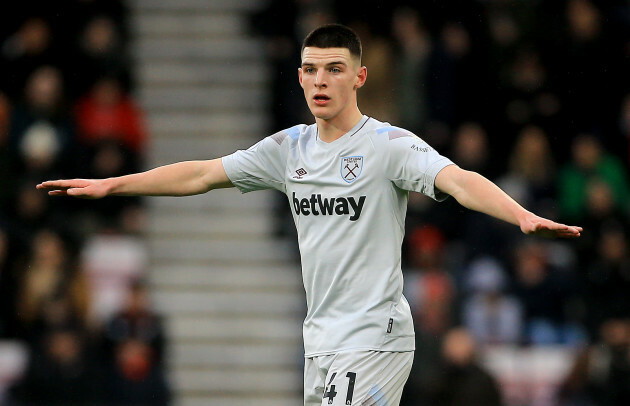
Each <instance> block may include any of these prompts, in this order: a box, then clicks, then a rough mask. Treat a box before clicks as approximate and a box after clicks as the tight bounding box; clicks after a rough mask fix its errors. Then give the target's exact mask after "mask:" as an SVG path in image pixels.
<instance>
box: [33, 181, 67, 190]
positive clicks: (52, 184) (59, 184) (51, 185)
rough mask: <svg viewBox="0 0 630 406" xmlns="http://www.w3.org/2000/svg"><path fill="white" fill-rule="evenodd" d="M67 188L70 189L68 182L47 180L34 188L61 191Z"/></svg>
mask: <svg viewBox="0 0 630 406" xmlns="http://www.w3.org/2000/svg"><path fill="white" fill-rule="evenodd" d="M67 187H70V182H69V181H63V180H47V181H45V182H42V183H40V184H38V185H37V186H36V188H37V189H59V188H62V189H63V188H67Z"/></svg>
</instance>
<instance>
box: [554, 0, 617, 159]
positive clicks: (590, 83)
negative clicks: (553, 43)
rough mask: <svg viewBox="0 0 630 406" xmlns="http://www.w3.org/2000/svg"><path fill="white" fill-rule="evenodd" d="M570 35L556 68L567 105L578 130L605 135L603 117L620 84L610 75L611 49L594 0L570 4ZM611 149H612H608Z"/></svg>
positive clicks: (575, 0) (567, 33) (567, 15)
mask: <svg viewBox="0 0 630 406" xmlns="http://www.w3.org/2000/svg"><path fill="white" fill-rule="evenodd" d="M565 21H566V23H565V24H566V25H565V27H566V31H565V33H564V36H563V37H564V43H563V44H562V46H561V47H560V48H559V53H558V54H557V59H556V60H555V61H554V64H553V66H555V67H556V68H557V69H559V70H560V72H562V73H561V74H559V75H558V79H559V82H560V83H561V86H562V94H563V105H564V106H565V107H566V109H567V111H566V113H567V117H570V120H571V122H572V124H573V125H575V127H574V128H573V130H578V129H583V128H588V129H595V130H596V131H601V130H602V129H603V128H602V124H603V123H602V122H601V118H602V117H609V116H608V115H607V112H606V110H607V109H609V108H610V104H609V102H608V100H609V99H610V96H611V95H612V94H611V93H613V88H614V87H615V86H616V84H615V83H614V82H612V81H610V79H612V78H611V76H610V75H608V74H607V72H608V71H609V70H610V69H611V66H610V57H609V54H608V53H609V49H610V47H609V46H608V44H607V42H608V41H606V40H605V39H604V32H603V28H604V24H603V21H602V12H601V10H600V8H599V7H598V6H597V5H596V4H595V2H593V1H590V0H569V1H567V2H566V9H565ZM607 147H608V146H607Z"/></svg>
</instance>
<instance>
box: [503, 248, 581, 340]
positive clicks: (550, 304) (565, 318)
mask: <svg viewBox="0 0 630 406" xmlns="http://www.w3.org/2000/svg"><path fill="white" fill-rule="evenodd" d="M513 267H514V278H515V282H514V294H515V295H516V297H518V299H519V300H520V301H521V303H522V304H523V310H524V332H523V338H524V341H525V343H527V344H533V345H549V344H566V345H576V344H580V343H581V342H582V341H583V340H584V332H583V331H582V330H581V329H580V328H579V327H578V326H576V325H574V324H572V323H571V322H572V321H573V320H572V319H571V318H570V317H569V315H567V314H566V308H567V304H568V303H570V300H571V299H572V297H573V294H574V292H573V291H572V289H573V288H574V286H573V284H572V282H573V281H572V278H573V275H572V274H571V273H570V272H569V271H560V270H558V269H556V268H554V267H553V266H552V265H551V263H550V260H549V253H548V247H547V246H546V245H545V244H543V243H542V242H540V241H524V242H522V243H521V244H520V245H519V246H518V247H517V248H516V249H515V252H514V262H513Z"/></svg>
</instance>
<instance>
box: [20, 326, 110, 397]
mask: <svg viewBox="0 0 630 406" xmlns="http://www.w3.org/2000/svg"><path fill="white" fill-rule="evenodd" d="M101 388H102V378H101V374H100V372H99V369H98V368H97V365H96V364H95V363H94V358H93V353H92V352H91V351H90V350H89V348H88V346H87V344H86V339H85V336H84V335H83V332H82V331H80V330H75V329H71V328H58V329H52V330H49V331H46V332H44V333H43V334H42V336H41V344H40V345H39V346H38V347H36V348H34V349H33V350H32V351H31V353H30V359H29V363H28V367H27V371H26V374H25V376H24V377H23V379H22V380H21V381H20V382H18V383H17V384H16V385H15V386H14V387H13V388H12V390H11V396H10V398H12V399H13V400H14V401H16V404H17V405H25V406H26V405H28V406H40V405H41V406H69V405H72V406H94V405H99V404H102V403H101V397H102V395H103V392H102V389H101Z"/></svg>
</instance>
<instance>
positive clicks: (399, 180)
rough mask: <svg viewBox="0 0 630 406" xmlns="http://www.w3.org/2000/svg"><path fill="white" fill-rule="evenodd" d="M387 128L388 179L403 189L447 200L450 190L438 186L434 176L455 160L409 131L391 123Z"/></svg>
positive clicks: (439, 199)
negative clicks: (444, 190)
mask: <svg viewBox="0 0 630 406" xmlns="http://www.w3.org/2000/svg"><path fill="white" fill-rule="evenodd" d="M387 132H388V134H387V138H388V140H387V141H385V142H387V145H388V148H387V149H388V153H389V155H388V159H387V169H386V171H387V175H388V176H389V179H390V180H391V181H392V182H393V183H394V184H395V185H396V186H398V187H399V188H401V189H404V190H410V191H414V192H419V193H422V194H424V195H426V196H429V197H430V198H432V199H434V200H437V201H442V200H445V199H446V198H447V197H448V194H446V193H443V192H442V191H440V190H439V189H436V188H435V177H436V176H437V174H438V173H439V172H440V171H441V170H442V169H444V168H445V167H446V166H448V165H453V162H452V161H451V160H450V159H448V158H446V157H444V156H442V155H440V154H439V153H438V152H437V151H436V150H435V149H433V148H432V147H431V146H429V144H427V143H426V142H424V141H423V140H422V139H421V138H419V137H418V136H416V135H414V134H413V133H411V132H409V131H406V130H403V129H401V128H396V127H390V129H389V130H388V131H387Z"/></svg>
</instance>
